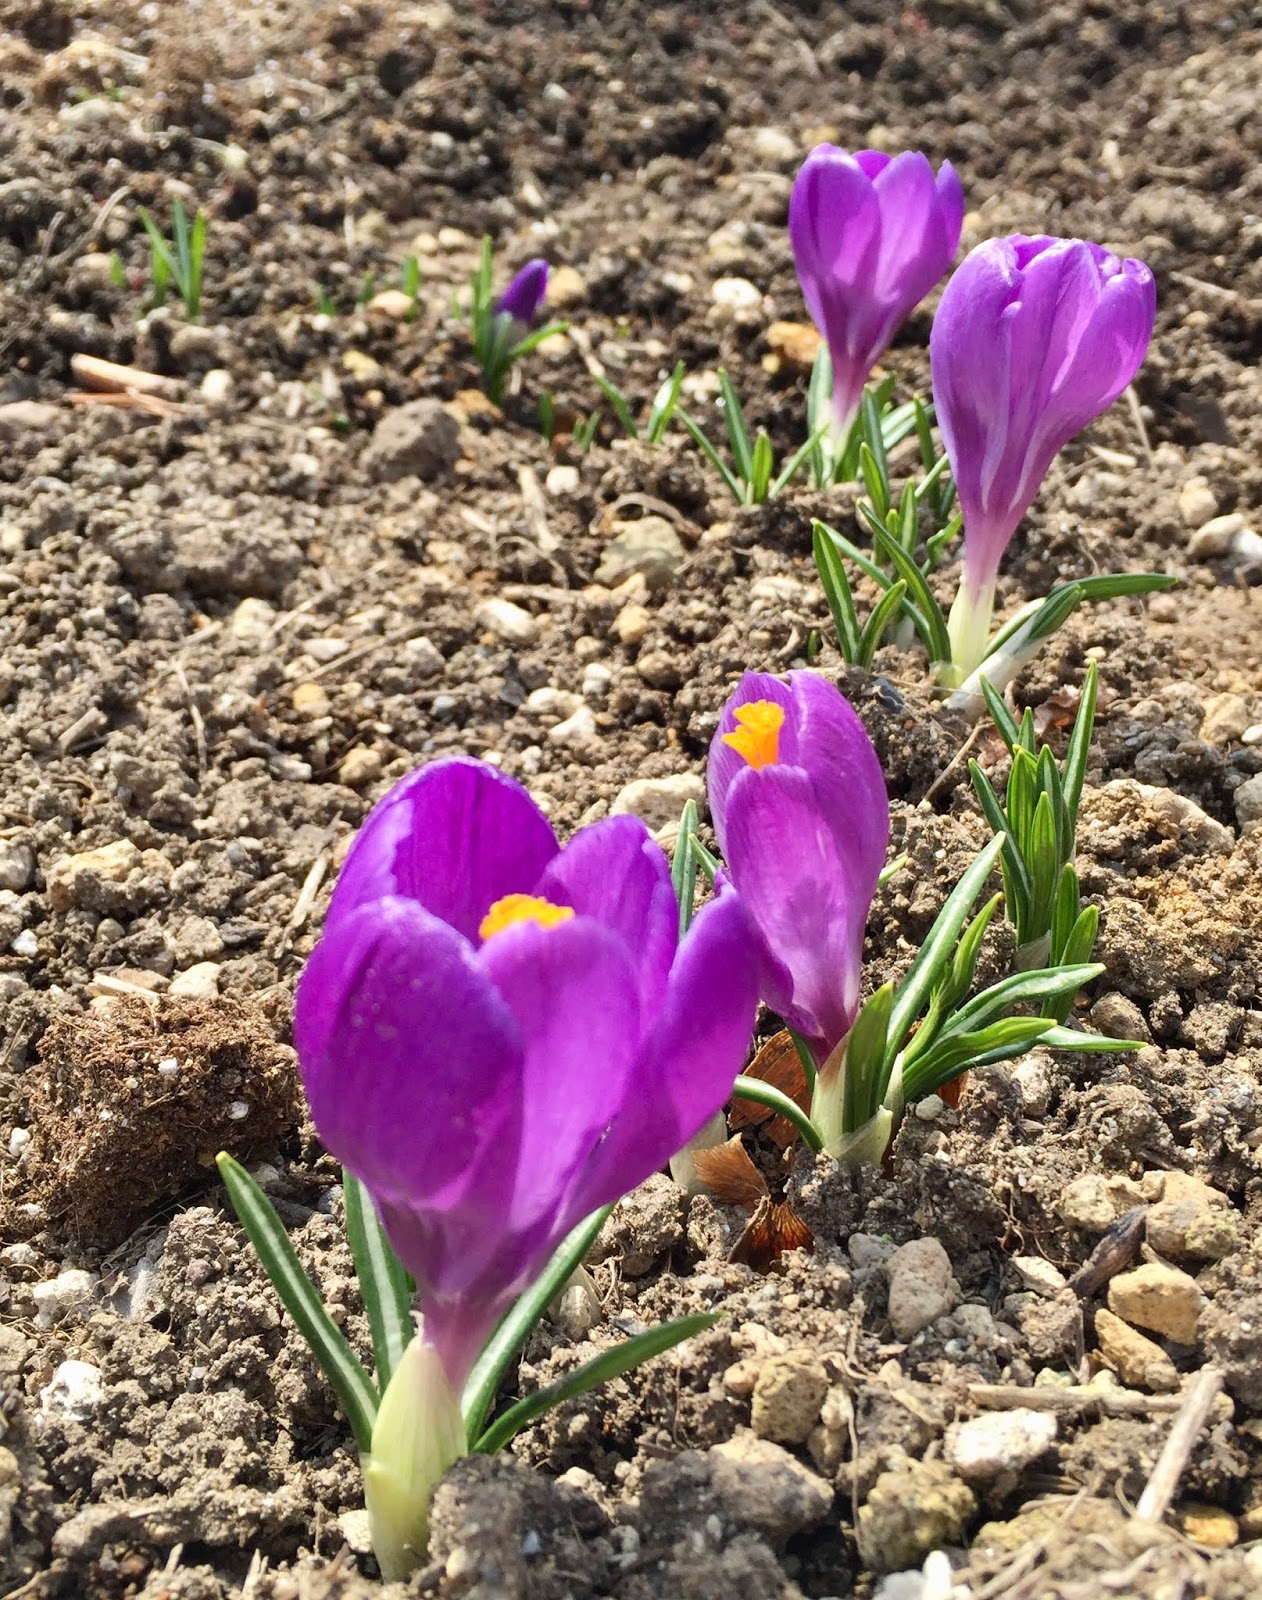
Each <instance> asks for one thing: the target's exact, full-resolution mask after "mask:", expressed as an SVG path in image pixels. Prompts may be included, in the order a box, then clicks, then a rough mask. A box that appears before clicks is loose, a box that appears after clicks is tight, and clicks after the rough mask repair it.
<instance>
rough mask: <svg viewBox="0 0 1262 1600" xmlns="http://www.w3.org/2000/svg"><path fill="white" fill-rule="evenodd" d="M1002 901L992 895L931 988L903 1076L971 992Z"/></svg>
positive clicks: (906, 1053) (908, 1049)
mask: <svg viewBox="0 0 1262 1600" xmlns="http://www.w3.org/2000/svg"><path fill="white" fill-rule="evenodd" d="M1002 899H1003V896H1002V895H1000V894H997V895H992V896H991V898H990V899H989V900H988V901H987V902H986V904H985V905H984V906H983V907H982V909H981V910H980V911H979V912H978V913H977V915H976V916H975V917H974V918H973V920H972V921H971V922H970V923H969V924H968V926H967V927H966V928H965V930H964V932H963V933H962V934H961V935H960V938H959V943H958V944H957V945H956V947H955V953H954V954H953V956H952V957H951V963H950V965H949V967H947V968H945V969H944V971H943V973H942V976H941V978H940V979H939V981H938V982H937V983H936V984H935V985H934V990H933V993H932V994H931V995H930V997H929V1009H928V1011H926V1013H925V1016H924V1020H923V1021H922V1022H921V1024H920V1026H919V1027H918V1028H917V1029H916V1031H915V1033H914V1034H913V1035H912V1037H911V1039H910V1041H909V1042H908V1044H907V1047H906V1049H905V1050H904V1051H903V1070H904V1072H906V1070H907V1066H908V1064H909V1063H910V1062H912V1061H914V1060H915V1059H916V1058H917V1057H918V1056H921V1055H924V1053H925V1052H926V1051H927V1050H928V1049H929V1047H930V1045H932V1044H933V1042H934V1040H935V1039H936V1038H937V1036H938V1033H939V1030H940V1029H941V1026H942V1021H943V1019H944V1018H945V1017H946V1016H948V1015H949V1014H950V1012H951V1010H952V1008H953V1007H955V1006H956V1005H958V1004H959V1002H960V1001H961V1000H962V999H963V998H964V996H965V995H966V994H967V993H968V991H969V990H970V989H971V988H972V986H973V975H974V973H975V972H976V971H977V962H978V958H979V956H980V955H981V948H982V940H983V939H984V938H985V937H986V929H987V928H988V927H989V925H990V920H991V918H992V917H993V916H994V914H995V910H996V908H997V907H998V905H999V902H1000V901H1001V900H1002Z"/></svg>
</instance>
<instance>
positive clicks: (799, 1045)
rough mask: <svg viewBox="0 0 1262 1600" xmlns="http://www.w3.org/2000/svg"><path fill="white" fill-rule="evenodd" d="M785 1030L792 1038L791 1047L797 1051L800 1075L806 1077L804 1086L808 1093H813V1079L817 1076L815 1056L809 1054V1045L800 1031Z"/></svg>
mask: <svg viewBox="0 0 1262 1600" xmlns="http://www.w3.org/2000/svg"><path fill="white" fill-rule="evenodd" d="M785 1032H786V1033H787V1034H788V1035H789V1038H790V1039H792V1040H793V1048H794V1049H795V1050H796V1051H797V1053H798V1060H799V1061H800V1062H801V1063H802V1076H803V1077H804V1078H805V1079H806V1088H807V1092H808V1093H809V1094H814V1093H815V1079H816V1077H817V1076H818V1073H817V1070H816V1067H815V1057H814V1056H813V1055H812V1054H811V1047H810V1045H809V1044H807V1042H806V1040H805V1039H804V1038H803V1037H802V1035H801V1034H800V1033H794V1031H793V1029H792V1028H787V1029H786V1030H785Z"/></svg>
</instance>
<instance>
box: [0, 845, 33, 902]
mask: <svg viewBox="0 0 1262 1600" xmlns="http://www.w3.org/2000/svg"><path fill="white" fill-rule="evenodd" d="M34 876H35V852H34V851H33V850H32V849H31V847H30V845H29V844H19V843H18V842H17V841H16V840H11V839H3V840H0V889H10V890H12V891H13V892H14V893H15V894H21V893H22V891H23V890H24V889H29V888H30V886H31V880H32V878H34Z"/></svg>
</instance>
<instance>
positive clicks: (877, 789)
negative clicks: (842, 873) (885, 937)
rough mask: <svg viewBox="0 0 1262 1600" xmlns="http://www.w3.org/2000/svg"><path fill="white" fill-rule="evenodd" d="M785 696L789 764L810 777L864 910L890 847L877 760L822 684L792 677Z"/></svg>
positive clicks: (844, 706) (813, 676)
mask: <svg viewBox="0 0 1262 1600" xmlns="http://www.w3.org/2000/svg"><path fill="white" fill-rule="evenodd" d="M789 692H790V694H791V696H792V700H793V712H794V720H795V724H796V739H795V748H794V750H793V762H794V764H795V765H797V766H799V767H801V768H802V769H803V771H805V772H806V773H808V774H809V776H810V779H811V784H812V787H813V788H814V790H815V795H816V798H817V799H818V801H819V804H820V809H821V811H822V813H823V814H824V815H825V816H826V817H828V818H830V819H831V821H832V825H833V830H834V832H835V833H836V835H837V842H838V850H839V852H840V855H841V858H842V860H843V861H844V862H845V864H846V871H847V874H848V877H849V881H850V883H851V885H852V888H853V892H854V895H855V897H856V898H857V899H859V900H861V901H862V902H863V904H864V906H865V907H866V906H867V904H868V903H869V902H870V901H871V899H872V896H873V895H874V894H875V893H876V886H877V882H878V880H879V879H880V876H881V869H882V868H883V867H884V865H885V854H886V851H887V849H888V848H889V842H890V803H889V797H888V796H887V794H886V791H885V775H884V774H883V773H882V771H881V763H880V759H879V758H878V756H877V753H876V751H875V749H873V746H872V741H871V739H869V738H868V735H867V730H866V729H865V728H864V726H863V724H862V722H860V721H859V718H858V716H857V715H856V714H855V711H854V708H853V707H852V706H851V704H850V702H849V701H848V700H847V699H846V697H845V695H843V694H842V693H841V691H840V690H839V689H838V688H837V687H836V686H835V685H834V684H831V683H829V681H828V680H827V679H826V678H823V677H821V676H820V675H819V673H817V672H804V671H799V672H791V673H790V674H789ZM786 748H788V747H787V746H786Z"/></svg>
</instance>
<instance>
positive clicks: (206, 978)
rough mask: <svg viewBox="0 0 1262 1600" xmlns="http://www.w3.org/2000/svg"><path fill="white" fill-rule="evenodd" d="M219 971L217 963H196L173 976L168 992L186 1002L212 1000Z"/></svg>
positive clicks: (216, 991) (216, 993)
mask: <svg viewBox="0 0 1262 1600" xmlns="http://www.w3.org/2000/svg"><path fill="white" fill-rule="evenodd" d="M221 970H222V969H221V968H220V966H219V963H218V962H217V961H197V962H195V963H194V964H193V965H192V966H191V967H185V969H184V971H183V972H177V973H175V974H174V976H173V977H172V979H171V989H170V992H171V993H172V994H173V995H181V996H182V997H183V998H184V999H186V1000H214V999H216V998H217V997H218V994H219V974H220V971H221ZM159 1070H160V1069H159Z"/></svg>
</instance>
